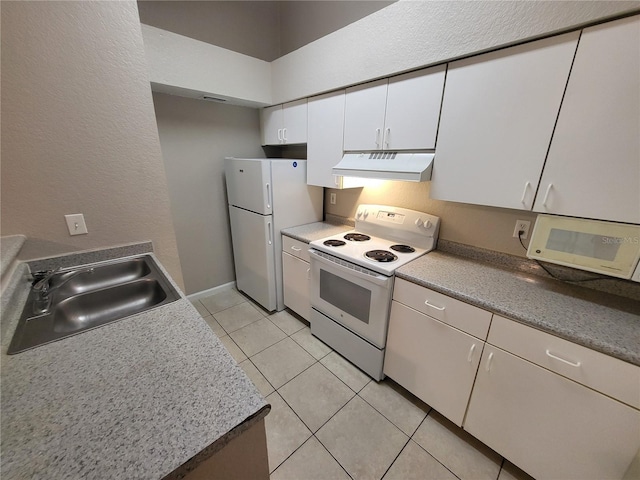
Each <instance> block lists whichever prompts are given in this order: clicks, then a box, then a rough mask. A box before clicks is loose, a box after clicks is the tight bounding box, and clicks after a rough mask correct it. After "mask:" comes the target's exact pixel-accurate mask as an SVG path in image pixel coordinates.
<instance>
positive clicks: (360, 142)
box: [344, 78, 389, 150]
mask: <svg viewBox="0 0 640 480" xmlns="http://www.w3.org/2000/svg"><path fill="white" fill-rule="evenodd" d="M388 82H389V80H388V79H386V78H385V79H384V80H378V81H377V82H371V83H366V84H364V85H356V86H355V87H351V88H347V96H346V105H345V108H346V111H345V118H344V149H345V150H382V132H383V130H384V111H385V103H386V99H387V86H388Z"/></svg>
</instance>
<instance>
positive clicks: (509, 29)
mask: <svg viewBox="0 0 640 480" xmlns="http://www.w3.org/2000/svg"><path fill="white" fill-rule="evenodd" d="M638 8H640V2H637V1H618V2H616V1H612V2H602V1H601V2H579V1H557V2H556V1H526V2H503V1H499V2H496V1H475V2H461V1H456V2H452V1H415V0H403V1H399V2H397V3H394V4H393V5H390V6H388V7H386V8H383V9H382V10H379V11H377V12H375V13H373V14H371V15H369V16H367V17H365V18H363V19H362V20H359V21H357V22H355V23H352V24H351V25H349V26H347V27H345V28H343V29H340V30H338V31H336V32H333V33H331V34H329V35H327V36H325V37H323V38H321V39H319V40H317V41H315V42H312V43H310V44H308V45H305V46H304V47H302V48H300V49H298V50H296V51H294V52H292V53H290V54H288V55H285V56H284V57H281V58H279V59H277V60H275V61H274V62H273V63H272V71H273V73H272V85H273V96H272V101H273V103H274V104H277V103H281V102H283V101H288V100H293V99H296V98H302V97H306V96H309V95H313V94H317V93H320V92H325V91H329V90H333V89H336V88H339V87H343V86H346V85H352V84H356V83H361V82H365V81H367V80H372V79H375V78H379V77H385V76H388V75H391V74H394V73H398V72H402V71H405V70H410V69H415V68H418V67H422V66H426V65H431V64H435V63H442V62H444V61H446V60H450V59H453V58H457V57H461V56H467V55H469V54H472V53H476V52H480V51H484V50H488V49H492V48H496V47H498V46H502V45H507V44H512V43H515V42H520V41H524V40H527V39H530V38H533V37H538V36H543V35H548V34H551V33H555V32H558V31H562V30H566V29H568V28H573V27H576V26H579V25H582V24H584V23H589V22H593V21H595V20H598V19H602V18H607V17H610V16H613V15H617V14H620V13H622V12H629V11H632V10H634V9H636V10H637V9H638Z"/></svg>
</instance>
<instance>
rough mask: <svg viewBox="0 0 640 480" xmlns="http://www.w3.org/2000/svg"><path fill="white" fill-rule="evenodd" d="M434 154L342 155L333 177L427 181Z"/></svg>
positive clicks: (382, 153) (371, 153)
mask: <svg viewBox="0 0 640 480" xmlns="http://www.w3.org/2000/svg"><path fill="white" fill-rule="evenodd" d="M434 156H435V154H433V153H406V152H368V153H345V154H344V156H343V157H342V160H340V162H339V163H338V164H337V165H336V166H335V167H333V170H332V173H333V175H341V176H343V177H360V178H379V179H383V180H405V181H409V182H426V181H428V180H431V168H432V165H433V157H434Z"/></svg>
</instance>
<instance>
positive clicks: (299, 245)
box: [282, 235, 310, 262]
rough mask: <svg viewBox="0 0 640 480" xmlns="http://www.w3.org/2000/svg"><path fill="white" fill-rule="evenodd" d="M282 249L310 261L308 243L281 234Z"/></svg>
mask: <svg viewBox="0 0 640 480" xmlns="http://www.w3.org/2000/svg"><path fill="white" fill-rule="evenodd" d="M282 251H283V252H287V253H289V254H291V255H293V256H294V257H298V258H299V259H300V260H304V261H305V262H310V260H309V244H308V243H304V242H301V241H300V240H296V239H295V238H291V237H287V236H286V235H283V236H282Z"/></svg>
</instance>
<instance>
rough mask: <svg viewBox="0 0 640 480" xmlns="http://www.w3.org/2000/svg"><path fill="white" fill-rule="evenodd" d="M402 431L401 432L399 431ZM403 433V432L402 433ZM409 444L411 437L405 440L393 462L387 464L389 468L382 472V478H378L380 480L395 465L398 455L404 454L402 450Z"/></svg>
mask: <svg viewBox="0 0 640 480" xmlns="http://www.w3.org/2000/svg"><path fill="white" fill-rule="evenodd" d="M401 431H402V430H401ZM402 433H404V432H402ZM409 442H411V437H408V438H407V441H406V443H405V444H404V445H403V446H402V448H401V449H400V451H399V452H398V454H397V455H396V456H395V458H394V459H393V461H392V462H391V463H390V464H389V466H388V467H387V469H386V470H385V471H384V473H383V474H382V476H381V477H380V480H382V479H384V476H385V475H386V474H387V473H389V470H391V467H393V464H394V463H396V460H398V457H399V456H400V455H402V452H404V449H405V448H407V445H409Z"/></svg>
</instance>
